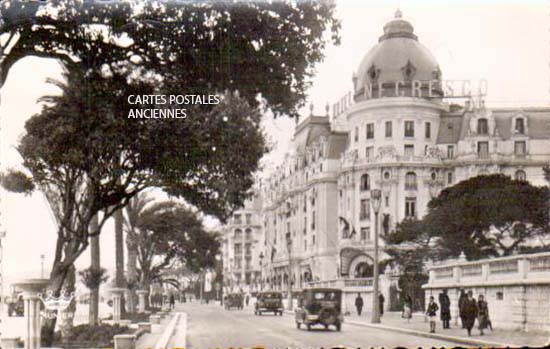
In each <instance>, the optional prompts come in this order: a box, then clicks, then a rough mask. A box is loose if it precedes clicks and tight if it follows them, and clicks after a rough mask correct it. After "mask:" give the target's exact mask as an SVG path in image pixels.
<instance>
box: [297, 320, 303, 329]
mask: <svg viewBox="0 0 550 349" xmlns="http://www.w3.org/2000/svg"><path fill="white" fill-rule="evenodd" d="M301 325H302V324H301V323H299V322H298V321H296V328H297V329H300V326H301Z"/></svg>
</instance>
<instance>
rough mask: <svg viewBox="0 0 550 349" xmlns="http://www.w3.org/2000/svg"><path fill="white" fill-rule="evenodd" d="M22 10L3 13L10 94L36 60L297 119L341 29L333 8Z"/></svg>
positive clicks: (28, 5)
mask: <svg viewBox="0 0 550 349" xmlns="http://www.w3.org/2000/svg"><path fill="white" fill-rule="evenodd" d="M132 3H133V2H130V1H128V2H126V1H114V2H111V3H105V2H100V1H84V0H50V1H31V2H28V1H16V0H6V1H3V2H2V3H1V5H0V15H1V20H0V38H2V40H1V42H0V53H1V54H0V87H1V86H3V84H4V83H5V81H6V79H7V76H8V73H9V71H10V68H11V67H12V66H13V65H14V64H15V63H16V62H18V61H19V60H20V59H22V58H24V57H27V56H38V57H47V58H55V59H58V60H59V61H60V62H62V63H63V65H64V66H65V67H72V66H79V67H82V68H83V69H85V70H88V69H100V68H102V69H103V68H106V67H107V68H109V67H110V68H113V67H117V66H120V65H126V64H131V65H133V66H136V67H140V68H142V69H144V71H147V72H149V73H152V74H156V75H158V76H161V77H162V78H163V79H165V80H166V82H170V84H168V85H170V86H172V88H171V89H170V91H173V92H175V93H178V94H181V93H191V92H194V93H212V92H223V91H225V90H232V91H234V90H239V91H240V93H241V96H243V98H245V99H246V100H247V101H248V103H249V104H251V105H253V106H254V105H257V104H258V103H259V99H258V98H257V97H258V96H261V97H262V98H263V99H264V101H265V102H266V106H267V107H269V108H271V109H272V110H273V111H274V112H275V113H276V114H290V115H292V116H295V115H297V108H298V107H300V106H302V105H303V104H304V101H305V98H306V90H307V88H308V86H309V85H310V83H311V81H310V78H311V77H312V75H313V74H314V66H315V64H316V63H318V62H320V61H321V60H322V59H323V49H324V48H325V46H326V44H327V42H330V41H331V40H332V41H333V42H335V43H338V40H339V38H338V30H339V27H340V23H339V21H338V20H336V19H335V18H334V7H335V6H334V4H333V3H332V2H331V1H312V0H305V1H286V0H285V1H273V2H268V1H242V2H240V1H205V2H200V1H196V2H195V1H189V2H168V1H161V0H158V1H147V2H144V4H143V6H134V5H133V4H132Z"/></svg>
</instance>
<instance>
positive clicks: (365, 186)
mask: <svg viewBox="0 0 550 349" xmlns="http://www.w3.org/2000/svg"><path fill="white" fill-rule="evenodd" d="M361 190H362V191H364V190H370V177H369V175H368V174H366V173H365V174H364V175H362V176H361Z"/></svg>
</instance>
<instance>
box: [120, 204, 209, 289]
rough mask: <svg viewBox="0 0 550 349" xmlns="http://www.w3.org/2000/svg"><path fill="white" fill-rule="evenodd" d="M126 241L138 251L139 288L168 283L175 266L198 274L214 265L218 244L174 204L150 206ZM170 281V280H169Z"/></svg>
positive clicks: (193, 215) (193, 216) (189, 213)
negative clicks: (157, 283)
mask: <svg viewBox="0 0 550 349" xmlns="http://www.w3.org/2000/svg"><path fill="white" fill-rule="evenodd" d="M136 228H137V229H136V230H135V231H133V232H131V233H129V234H128V239H129V240H131V241H132V243H133V244H134V245H135V246H136V248H137V252H138V254H137V260H138V276H139V280H140V284H141V285H140V286H141V287H142V288H143V289H145V290H148V289H149V287H150V285H151V284H152V283H154V282H164V281H166V280H167V278H166V274H165V272H166V271H170V270H172V267H173V266H174V265H176V264H177V265H178V266H180V267H184V268H185V269H186V270H189V271H191V272H199V271H203V270H206V269H208V268H213V267H215V265H216V255H217V254H218V252H219V242H218V240H217V237H216V235H215V234H213V233H210V232H207V231H205V229H204V227H203V224H202V222H201V220H200V219H199V218H198V217H197V215H196V213H194V212H193V211H191V210H190V209H188V208H186V207H184V206H182V205H181V204H178V203H174V202H170V201H168V202H160V203H155V204H151V205H150V207H148V208H146V209H144V210H143V211H141V213H140V214H139V218H138V221H137V225H136ZM168 281H169V280H168Z"/></svg>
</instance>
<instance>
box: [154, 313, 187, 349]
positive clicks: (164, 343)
mask: <svg viewBox="0 0 550 349" xmlns="http://www.w3.org/2000/svg"><path fill="white" fill-rule="evenodd" d="M180 317H181V313H176V315H175V316H174V317H173V318H172V320H170V323H169V324H168V326H167V327H166V329H165V330H164V332H162V335H161V336H160V338H159V340H158V341H157V342H156V343H155V346H154V348H155V349H166V348H168V343H169V342H170V339H171V338H172V335H173V334H174V331H175V329H176V326H177V324H178V322H179V320H180Z"/></svg>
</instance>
